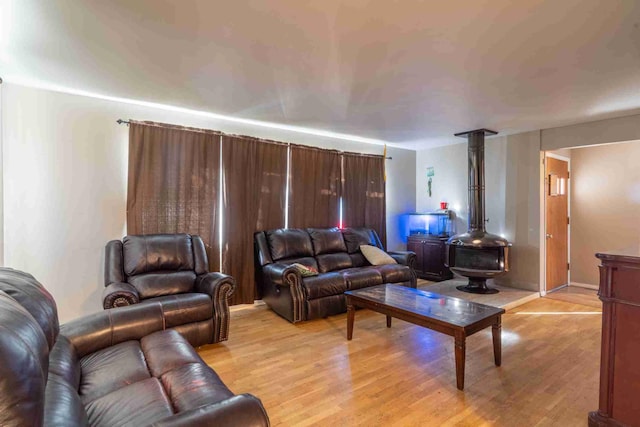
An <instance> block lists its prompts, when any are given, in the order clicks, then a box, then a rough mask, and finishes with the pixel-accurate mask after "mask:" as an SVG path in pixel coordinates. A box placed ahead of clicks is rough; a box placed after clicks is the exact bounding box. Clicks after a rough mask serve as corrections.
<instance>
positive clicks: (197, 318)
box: [102, 234, 235, 347]
mask: <svg viewBox="0 0 640 427" xmlns="http://www.w3.org/2000/svg"><path fill="white" fill-rule="evenodd" d="M104 282H105V283H104V285H105V289H104V292H103V294H102V297H103V306H104V308H105V309H108V308H114V307H122V306H127V305H133V304H154V303H159V304H160V305H162V310H163V312H164V315H165V318H166V321H167V327H170V328H173V329H175V330H177V331H178V332H180V333H181V334H182V335H183V336H184V337H185V338H186V339H187V340H188V341H189V342H190V343H191V345H193V346H194V347H198V346H201V345H204V344H211V343H216V342H220V341H226V340H227V338H228V337H229V298H230V297H231V295H232V294H233V291H234V289H235V281H234V280H233V278H232V277H231V276H228V275H226V274H222V273H209V266H208V260H207V253H206V251H205V248H204V243H203V242H202V239H201V238H200V237H199V236H191V235H189V234H148V235H142V236H126V237H125V238H124V239H122V241H120V240H112V241H110V242H109V243H107V246H106V249H105V262H104Z"/></svg>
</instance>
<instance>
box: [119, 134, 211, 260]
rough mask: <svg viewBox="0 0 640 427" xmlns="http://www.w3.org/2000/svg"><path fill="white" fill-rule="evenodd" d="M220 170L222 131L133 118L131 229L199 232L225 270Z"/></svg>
mask: <svg viewBox="0 0 640 427" xmlns="http://www.w3.org/2000/svg"><path fill="white" fill-rule="evenodd" d="M219 173H220V135H218V134H217V133H214V132H208V131H203V130H199V129H198V130H195V129H190V128H183V127H178V126H174V127H172V126H168V125H154V124H153V123H144V122H133V121H132V122H131V123H130V125H129V177H128V190H127V234H130V235H133V234H154V233H188V234H197V235H199V236H200V237H202V240H203V242H204V244H205V247H206V250H207V256H208V257H209V269H210V271H219V269H220V265H219V263H220V262H219V259H220V255H219V245H218V227H217V223H218V222H217V216H218V210H217V204H218V186H219Z"/></svg>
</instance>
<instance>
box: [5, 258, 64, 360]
mask: <svg viewBox="0 0 640 427" xmlns="http://www.w3.org/2000/svg"><path fill="white" fill-rule="evenodd" d="M0 291H3V292H5V293H6V294H7V295H9V296H10V297H11V298H13V299H14V300H16V301H17V302H18V303H19V304H20V305H21V306H22V307H24V308H25V309H26V310H27V311H28V312H29V314H30V315H31V316H33V318H34V319H35V321H36V322H37V323H38V326H39V327H40V329H41V330H42V332H43V333H44V336H45V337H46V339H47V345H48V346H49V349H51V348H52V347H53V344H54V343H55V341H56V338H57V337H58V332H59V330H60V325H59V323H58V309H57V307H56V302H55V300H54V299H53V297H52V296H51V294H50V293H49V292H48V291H47V290H46V289H45V288H44V286H42V285H41V284H40V282H38V281H37V280H36V279H35V278H34V277H33V276H32V275H30V274H29V273H24V272H22V271H18V270H13V269H11V268H0ZM0 324H1V323H0Z"/></svg>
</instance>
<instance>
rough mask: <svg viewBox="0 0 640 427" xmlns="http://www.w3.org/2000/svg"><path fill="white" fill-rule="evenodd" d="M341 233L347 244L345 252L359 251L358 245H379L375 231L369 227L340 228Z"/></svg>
mask: <svg viewBox="0 0 640 427" xmlns="http://www.w3.org/2000/svg"><path fill="white" fill-rule="evenodd" d="M342 235H343V236H344V241H345V244H346V246H347V252H349V253H350V254H353V253H356V252H360V245H373V246H377V247H380V245H379V244H378V239H377V236H376V234H375V231H373V230H371V229H370V228H362V227H358V228H345V229H343V230H342ZM381 249H382V248H381Z"/></svg>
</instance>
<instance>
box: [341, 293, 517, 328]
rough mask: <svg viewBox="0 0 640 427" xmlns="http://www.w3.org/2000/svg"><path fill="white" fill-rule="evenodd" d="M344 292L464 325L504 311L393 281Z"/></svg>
mask: <svg viewBox="0 0 640 427" xmlns="http://www.w3.org/2000/svg"><path fill="white" fill-rule="evenodd" d="M345 295H349V296H351V297H352V298H354V299H359V300H364V301H368V302H371V303H377V304H381V305H384V306H387V307H393V308H396V309H399V310H402V311H405V312H408V313H412V314H417V315H420V316H424V317H428V318H431V319H436V320H440V321H442V322H444V323H448V324H452V325H456V326H460V327H463V328H464V327H467V326H470V325H473V324H474V323H476V322H478V321H480V320H483V319H486V318H487V317H491V316H495V315H496V314H502V313H504V312H505V311H504V310H503V309H502V308H498V307H493V306H490V305H485V304H479V303H477V302H471V301H466V300H463V299H460V298H454V297H449V296H446V295H440V294H435V293H433V292H427V291H422V290H419V289H413V288H408V287H406V286H401V285H392V284H382V285H377V286H372V287H370V288H362V289H357V290H353V291H347V292H345Z"/></svg>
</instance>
